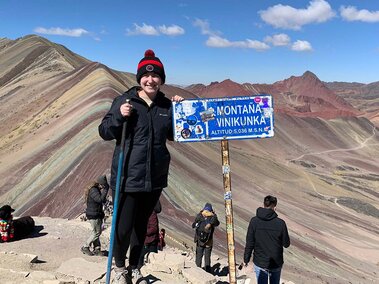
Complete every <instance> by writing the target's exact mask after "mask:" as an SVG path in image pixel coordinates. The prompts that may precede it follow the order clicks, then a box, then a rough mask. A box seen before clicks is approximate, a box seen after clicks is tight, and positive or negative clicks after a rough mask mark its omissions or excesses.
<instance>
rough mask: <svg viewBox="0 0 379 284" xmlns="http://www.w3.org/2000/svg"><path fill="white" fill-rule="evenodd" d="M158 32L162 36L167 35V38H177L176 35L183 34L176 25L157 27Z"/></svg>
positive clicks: (182, 30)
mask: <svg viewBox="0 0 379 284" xmlns="http://www.w3.org/2000/svg"><path fill="white" fill-rule="evenodd" d="M159 31H160V32H161V33H162V34H165V35H169V36H177V35H183V34H184V29H183V28H181V27H179V26H177V25H172V26H169V27H166V25H163V26H159Z"/></svg>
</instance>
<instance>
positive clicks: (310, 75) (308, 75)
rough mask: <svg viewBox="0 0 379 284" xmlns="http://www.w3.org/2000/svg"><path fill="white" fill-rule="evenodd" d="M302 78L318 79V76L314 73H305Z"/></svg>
mask: <svg viewBox="0 0 379 284" xmlns="http://www.w3.org/2000/svg"><path fill="white" fill-rule="evenodd" d="M302 77H313V78H317V76H316V75H315V74H314V73H312V72H311V71H305V72H304V74H303V76H302Z"/></svg>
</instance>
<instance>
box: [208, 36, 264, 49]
mask: <svg viewBox="0 0 379 284" xmlns="http://www.w3.org/2000/svg"><path fill="white" fill-rule="evenodd" d="M206 45H207V46H209V47H217V48H226V47H236V48H252V49H255V50H258V51H263V50H266V49H269V48H270V47H269V46H268V45H267V44H265V43H264V42H260V41H258V40H251V39H247V40H245V41H230V40H228V39H226V38H222V37H220V36H217V35H212V36H210V37H209V38H208V40H207V41H206Z"/></svg>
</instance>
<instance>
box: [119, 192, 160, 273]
mask: <svg viewBox="0 0 379 284" xmlns="http://www.w3.org/2000/svg"><path fill="white" fill-rule="evenodd" d="M161 192H162V189H160V190H154V191H152V192H120V195H119V198H120V201H119V205H118V206H119V207H118V212H117V213H118V216H117V222H116V234H115V243H114V247H113V255H114V260H115V263H116V266H117V267H124V266H125V258H126V252H127V251H128V248H129V245H130V237H131V235H132V232H133V230H134V232H135V235H136V243H135V244H133V246H132V247H131V248H130V254H129V267H130V268H132V269H134V268H137V266H138V261H139V258H140V255H141V250H142V247H143V243H144V241H145V235H146V230H147V222H148V220H149V217H150V215H151V213H152V212H153V209H154V206H155V204H157V201H158V200H159V197H160V195H161ZM113 196H114V192H113Z"/></svg>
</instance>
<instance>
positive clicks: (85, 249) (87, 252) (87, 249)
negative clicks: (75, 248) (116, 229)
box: [80, 247, 93, 256]
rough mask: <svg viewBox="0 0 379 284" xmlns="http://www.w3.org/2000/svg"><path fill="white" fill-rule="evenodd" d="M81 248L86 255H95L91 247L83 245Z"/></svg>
mask: <svg viewBox="0 0 379 284" xmlns="http://www.w3.org/2000/svg"><path fill="white" fill-rule="evenodd" d="M80 250H81V251H82V253H84V254H86V255H91V256H92V255H93V252H92V251H91V250H90V249H89V247H82V248H81V249H80Z"/></svg>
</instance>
